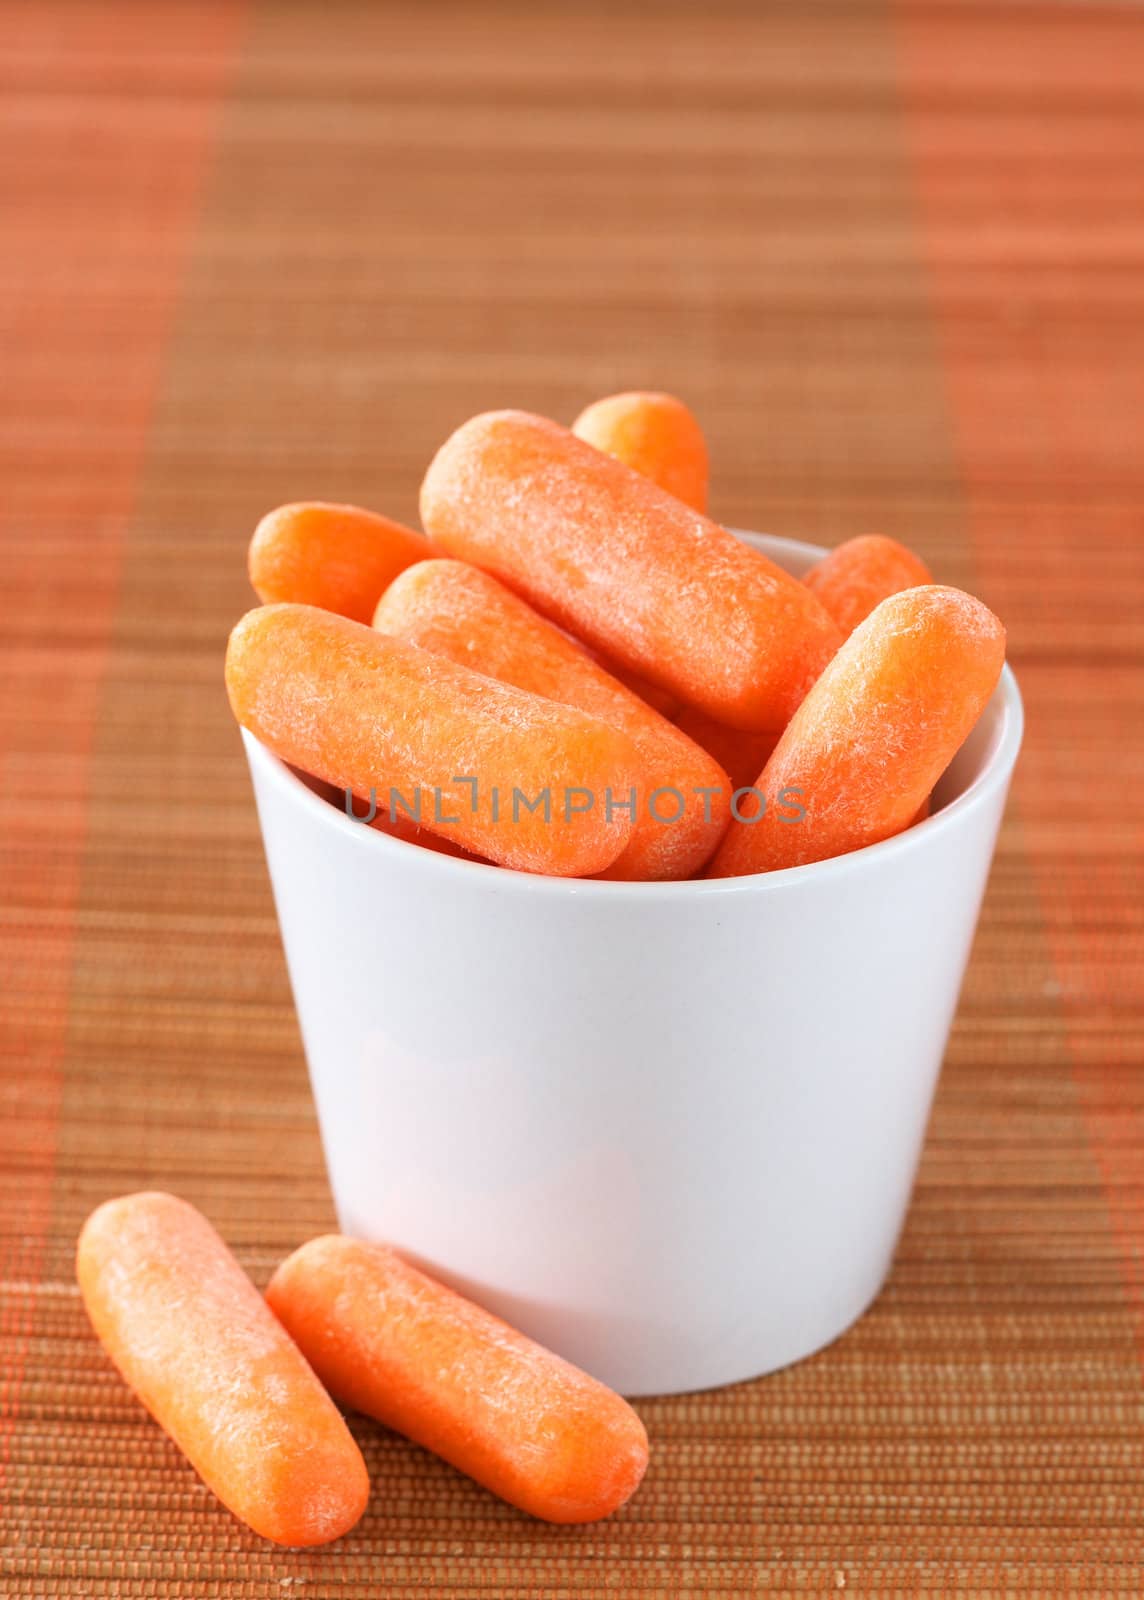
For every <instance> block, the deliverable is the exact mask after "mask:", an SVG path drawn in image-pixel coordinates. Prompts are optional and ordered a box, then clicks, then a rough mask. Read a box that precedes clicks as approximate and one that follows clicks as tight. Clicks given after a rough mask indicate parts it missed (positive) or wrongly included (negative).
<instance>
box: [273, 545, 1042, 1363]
mask: <svg viewBox="0 0 1144 1600" xmlns="http://www.w3.org/2000/svg"><path fill="white" fill-rule="evenodd" d="M758 543H759V544H760V545H761V547H762V548H764V549H766V550H767V551H768V552H769V553H771V554H772V555H773V556H774V557H775V559H777V560H779V561H781V562H782V563H783V564H784V565H786V566H788V567H789V568H790V569H791V570H793V571H796V572H798V571H803V570H805V569H806V567H807V566H808V565H809V564H810V563H811V562H812V561H813V560H814V559H815V558H816V557H817V556H818V555H819V554H820V553H821V552H819V551H817V550H815V548H814V547H813V546H805V545H796V544H793V543H792V542H790V541H782V540H767V539H763V538H761V537H758ZM1020 736H1021V709H1020V698H1019V695H1018V694H1017V690H1016V685H1015V683H1014V681H1013V679H1012V676H1011V674H1009V673H1008V671H1006V675H1005V679H1004V681H1003V683H1002V685H1001V686H1000V687H999V689H998V691H997V694H996V695H995V697H994V699H993V701H992V702H991V703H990V706H989V707H988V709H987V711H986V713H985V715H984V716H983V717H982V719H981V722H980V723H979V725H978V727H977V728H976V729H975V731H974V733H973V735H972V736H971V738H970V739H969V741H967V744H966V746H965V747H964V749H963V750H962V751H961V753H960V754H959V756H958V758H957V760H956V761H955V762H954V764H953V766H952V767H951V769H950V772H949V773H948V774H947V776H946V778H945V779H944V780H943V783H942V786H941V800H942V809H940V810H939V811H938V812H937V814H936V815H935V816H934V817H933V818H931V819H930V820H929V821H928V822H926V823H924V824H922V825H920V826H919V827H917V828H915V829H912V830H911V831H910V833H908V834H906V835H902V836H900V837H899V838H898V839H895V840H890V841H887V842H886V843H885V844H882V845H877V846H874V847H873V848H871V849H869V850H864V851H858V852H856V853H855V854H853V855H851V856H847V857H844V858H841V859H840V860H838V861H834V862H825V863H819V864H817V865H814V866H810V867H802V868H796V869H793V870H792V871H788V872H782V873H775V874H770V875H768V876H766V877H762V878H742V879H730V880H722V881H719V882H712V883H685V884H663V885H625V884H610V883H579V882H567V881H560V880H552V879H538V878H529V877H526V876H524V875H521V874H516V873H508V872H502V871H500V870H498V869H496V868H491V867H484V866H480V865H475V864H471V863H465V862H458V861H455V860H452V859H450V858H447V857H443V856H439V855H436V854H434V853H432V852H428V851H425V850H422V849H419V848H418V847H416V846H414V845H407V844H403V843H401V842H400V841H397V840H392V839H389V838H386V837H383V836H381V835H379V834H378V833H377V832H376V831H375V830H369V829H366V828H364V827H362V826H361V825H360V824H359V823H355V822H351V821H350V820H349V819H348V818H347V817H345V815H344V814H343V813H341V812H340V811H338V810H337V809H336V808H334V807H332V806H330V805H329V804H328V803H327V802H326V801H324V800H322V799H320V798H318V797H317V796H315V795H314V794H313V793H311V792H310V790H309V789H308V788H307V787H306V785H305V784H304V783H302V782H301V781H300V780H299V779H298V778H297V777H295V776H294V775H293V774H292V773H291V772H290V771H289V770H288V769H287V768H285V767H284V766H282V764H281V763H280V762H278V761H277V760H276V759H275V758H274V757H273V756H271V755H270V754H269V753H268V752H267V751H265V750H264V749H262V747H261V746H259V745H258V744H257V742H256V741H255V740H253V739H252V738H250V737H249V736H248V735H244V738H245V741H246V746H247V752H248V756H249V759H250V765H251V771H252V775H253V780H254V788H255V793H256V797H257V802H258V809H259V816H260V819H261V824H262V831H263V837H264V841H265V846H266V854H267V860H268V862H269V866H270V874H271V878H272V881H273V885H274V893H275V898H276V902H277V907H278V915H279V921H280V924H281V928H282V937H283V943H284V945H285V949H286V955H287V960H288V964H289V968H290V975H291V980H292V983H293V988H294V995H295V999H296V1003H297V1009H298V1016H299V1021H300V1024H301V1029H302V1035H303V1039H304V1043H305V1048H306V1054H307V1058H308V1062H309V1067H310V1073H311V1079H312V1083H313V1088H314V1096H315V1100H316V1102H317V1107H318V1114H319V1119H320V1123H321V1129H322V1139H323V1144H324V1148H325V1154H326V1160H327V1164H328V1168H329V1174H330V1181H331V1185H332V1187H333V1191H334V1198H335V1202H336V1205H337V1210H338V1216H339V1219H340V1223H341V1226H342V1227H343V1228H344V1229H345V1230H346V1231H348V1232H351V1233H354V1234H358V1235H361V1236H364V1237H367V1238H379V1239H385V1240H387V1241H389V1242H391V1243H393V1244H396V1245H397V1246H398V1247H399V1248H401V1249H402V1250H404V1251H405V1252H407V1253H408V1254H410V1255H411V1256H412V1257H413V1258H415V1259H417V1260H419V1261H420V1262H421V1263H422V1264H423V1265H425V1266H426V1267H427V1268H428V1269H429V1270H431V1271H433V1272H435V1273H436V1274H438V1275H439V1276H441V1277H443V1278H446V1279H447V1280H448V1281H450V1282H452V1283H454V1284H455V1285H457V1286H458V1287H460V1288H462V1289H463V1290H465V1291H467V1292H469V1293H471V1294H472V1296H473V1297H474V1298H475V1299H477V1300H479V1301H481V1302H482V1303H483V1304H485V1305H488V1306H489V1307H490V1308H491V1309H493V1310H495V1311H497V1312H499V1313H500V1314H501V1315H502V1316H504V1317H505V1318H507V1319H508V1320H509V1321H510V1322H513V1323H515V1324H516V1325H518V1326H519V1327H521V1328H523V1329H524V1330H525V1331H526V1332H528V1333H530V1334H532V1335H533V1336H534V1337H535V1338H537V1339H539V1340H540V1341H541V1342H542V1343H544V1344H546V1345H549V1346H551V1347H552V1348H553V1349H555V1350H557V1351H559V1352H560V1354H562V1355H564V1356H566V1357H567V1358H568V1359H570V1360H571V1361H574V1362H576V1363H577V1364H578V1365H580V1366H582V1367H585V1368H586V1369H587V1370H589V1371H590V1372H593V1373H594V1374H596V1375H597V1376H598V1377H600V1378H602V1379H604V1380H605V1381H606V1382H608V1383H610V1384H612V1385H613V1386H614V1387H616V1388H618V1389H620V1390H621V1391H623V1392H625V1393H628V1394H648V1393H664V1392H672V1391H681V1390H688V1389H698V1388H706V1387H709V1386H711V1385H715V1384H721V1383H728V1382H732V1381H735V1380H739V1379H744V1378H748V1377H752V1376H756V1375H759V1374H761V1373H764V1372H768V1371H771V1370H773V1369H774V1368H777V1367H781V1366H784V1365H786V1364H787V1363H788V1362H791V1361H794V1360H797V1359H799V1358H800V1357H802V1356H805V1355H808V1354H810V1353H811V1352H812V1351H814V1350H816V1349H818V1348H819V1347H820V1346H821V1345H823V1344H825V1343H827V1342H828V1341H830V1340H831V1339H833V1338H835V1337H836V1336H837V1335H838V1334H839V1333H841V1332H842V1331H843V1329H845V1328H846V1327H847V1325H848V1324H849V1323H850V1322H852V1321H853V1320H854V1318H855V1317H857V1316H858V1315H859V1314H860V1313H861V1312H862V1311H863V1310H864V1309H865V1307H866V1306H867V1305H868V1304H869V1303H870V1301H871V1300H872V1299H873V1297H874V1296H875V1295H876V1294H877V1292H878V1289H879V1287H880V1286H881V1284H882V1282H883V1280H884V1278H885V1275H886V1272H887V1270H888V1267H889V1264H890V1260H891V1257H892V1255H893V1250H894V1246H895V1242H896V1240H897V1236H898V1233H899V1230H900V1228H901V1224H902V1221H903V1219H904V1216H905V1211H906V1207H907V1204H908V1200H909V1194H910V1189H911V1185H912V1182H913V1176H914V1171H915V1167H916V1163H917V1159H918V1155H919V1152H920V1148H921V1143H922V1139H923V1136H924V1132H925V1125H926V1120H927V1117H928V1114H929V1108H930V1103H931V1100H932V1096H933V1089H934V1085H935V1083H936V1079H937V1074H938V1070H939V1068H940V1064H941V1058H942V1054H943V1051H944V1048H945V1043H946V1038H947V1035H948V1031H949V1027H950V1023H951V1021H952V1017H953V1013H954V1009H955V1007H956V1004H957V997H958V991H959V988H960V985H961V980H962V975H963V972H964V968H965V963H966V960H967V957H968V953H969V948H970V944H971V942H972V938H973V931H974V927H975V924H976V920H977V914H978V909H979V906H980V901H981V896H982V893H983V891H984V886H985V881H986V878H987V876H988V871H989V864H990V860H991V857H992V852H993V846H994V841H995V838H996V833H997V828H998V825H999V822H1000V818H1001V814H1002V810H1003V808H1004V803H1005V795H1006V791H1007V787H1008V780H1009V775H1010V773H1011V771H1012V766H1013V762H1014V760H1015V758H1016V753H1017V748H1018V746H1019V743H1020Z"/></svg>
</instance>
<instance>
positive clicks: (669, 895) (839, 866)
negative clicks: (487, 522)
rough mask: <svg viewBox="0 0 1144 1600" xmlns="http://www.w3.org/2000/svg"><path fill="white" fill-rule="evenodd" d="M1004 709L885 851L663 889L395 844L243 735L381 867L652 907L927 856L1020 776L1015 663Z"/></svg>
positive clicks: (259, 768)
mask: <svg viewBox="0 0 1144 1600" xmlns="http://www.w3.org/2000/svg"><path fill="white" fill-rule="evenodd" d="M728 531H729V532H731V533H734V534H735V536H736V537H737V538H741V539H742V540H743V541H744V542H745V543H747V544H750V545H753V546H754V547H755V548H756V549H759V550H762V551H763V553H764V554H766V555H769V556H772V557H779V558H781V557H782V556H784V555H785V556H787V557H789V558H791V559H792V560H793V561H794V562H795V563H796V564H805V563H806V562H808V561H809V562H814V561H818V560H821V558H822V557H823V556H824V555H826V554H828V551H829V547H828V546H824V545H816V544H809V543H807V542H806V541H804V540H801V539H787V538H783V537H780V536H779V535H776V534H763V533H755V532H753V531H751V530H749V529H745V528H731V529H729V530H728ZM780 564H781V563H780ZM997 702H999V703H1000V710H1001V726H1000V730H999V734H998V737H997V740H996V744H995V746H994V748H993V750H992V752H991V753H990V755H989V758H988V760H987V761H986V762H985V765H984V766H983V767H982V770H981V771H980V772H979V773H978V774H977V776H976V777H975V778H974V779H973V780H972V781H971V782H970V783H969V784H968V785H967V786H966V787H965V788H964V789H963V790H962V791H961V793H960V794H958V795H956V796H955V797H954V799H952V800H951V801H950V802H949V804H948V805H944V806H942V808H941V810H940V811H937V812H935V813H934V814H933V815H932V816H930V817H927V818H926V819H925V820H924V821H923V822H918V823H915V824H914V826H913V827H912V828H906V829H905V830H904V831H903V832H902V833H896V834H894V835H893V837H892V838H889V839H882V840H880V841H879V842H878V843H877V844H868V845H864V846H863V847H862V848H861V849H859V850H850V851H848V852H847V853H846V854H845V855H841V856H831V857H830V858H829V859H827V860H826V861H808V862H805V863H804V864H803V865H801V866H797V867H782V868H780V869H779V870H777V871H775V872H758V873H752V874H749V875H746V876H743V877H737V878H684V879H682V880H678V879H677V880H671V881H668V882H663V883H642V882H640V883H630V882H615V881H613V880H611V879H600V878H557V877H551V876H546V875H544V874H541V873H533V872H521V871H519V870H517V869H516V868H513V867H498V866H496V865H494V863H492V862H486V861H466V860H464V859H463V858H461V857H458V856H449V855H445V854H443V853H442V852H440V851H437V850H427V849H424V848H423V847H422V846H421V845H418V844H412V843H410V842H409V841H408V840H405V839H398V838H395V837H394V836H393V835H392V834H387V833H384V832H383V831H382V830H380V829H378V828H370V827H366V826H364V825H363V824H362V823H361V822H360V821H355V820H354V819H353V818H351V817H348V816H347V815H346V813H345V810H344V809H343V808H339V807H337V806H333V805H331V804H330V803H329V801H328V800H324V799H323V798H322V796H321V795H319V794H315V792H314V791H313V789H311V788H310V787H309V785H308V784H306V783H305V782H303V780H302V779H301V778H300V777H299V776H298V775H297V773H295V772H294V771H292V770H291V768H290V767H288V766H287V764H286V763H285V762H284V761H283V760H281V758H280V757H278V756H276V755H275V754H274V753H273V751H272V750H270V749H268V748H267V746H266V745H264V744H263V743H262V742H261V741H260V740H259V739H256V738H255V736H254V735H253V734H252V733H250V732H249V731H248V730H247V729H246V728H240V729H239V732H240V733H241V734H242V740H243V744H244V746H245V748H246V754H247V759H248V761H249V763H250V766H251V770H252V773H253V774H255V775H256V776H259V775H260V776H261V777H263V778H265V780H266V781H267V782H268V783H269V784H270V785H271V786H272V787H273V788H275V789H277V790H278V791H279V792H280V793H281V794H282V795H283V798H285V799H287V800H288V801H290V802H291V803H293V804H295V805H301V806H302V808H303V810H306V809H310V810H311V812H312V815H313V817H314V819H315V822H316V824H317V825H318V826H324V827H326V828H333V829H335V830H341V831H343V832H348V834H349V835H350V836H352V837H354V838H355V839H356V841H357V845H358V847H359V848H361V849H364V850H366V851H367V852H370V853H372V854H373V855H374V857H375V859H376V860H377V861H378V862H379V863H380V862H382V861H384V859H385V857H386V854H387V853H389V852H393V851H396V852H397V855H396V856H395V857H394V858H393V859H394V860H395V862H400V861H401V860H403V859H404V861H405V862H406V864H407V865H412V864H413V863H414V858H416V861H417V863H419V864H420V865H421V866H422V867H424V869H425V871H426V872H429V873H438V874H444V875H445V877H446V878H448V877H452V876H454V875H458V874H459V875H460V876H457V877H456V881H457V883H458V886H460V885H461V884H462V883H464V882H465V880H466V878H467V879H468V882H469V883H470V884H471V885H472V886H476V885H477V884H478V883H479V882H480V880H481V878H483V879H484V880H485V881H486V882H487V884H488V886H489V888H490V889H492V890H495V891H496V892H498V893H503V894H529V895H537V894H539V895H548V896H555V897H556V898H558V899H565V900H567V899H571V898H574V897H576V898H579V897H583V896H590V897H595V896H598V897H600V898H601V899H604V900H611V901H615V900H617V899H621V900H622V899H624V898H627V897H631V896H633V895H634V896H635V897H636V898H637V899H638V900H641V901H646V900H647V899H648V897H649V896H652V895H654V896H656V897H657V898H659V899H660V900H676V899H685V900H688V899H706V898H709V897H711V896H717V895H738V894H774V893H776V892H781V891H783V890H785V889H787V888H793V887H795V886H796V885H800V884H804V883H806V882H808V881H809V880H811V879H813V880H816V881H818V882H820V883H825V882H826V880H827V877H828V875H833V877H835V878H839V877H845V876H847V875H848V874H851V873H853V872H857V871H862V870H863V869H869V868H874V867H876V864H877V863H878V862H885V863H886V864H887V865H888V864H889V863H890V861H891V860H892V859H894V858H896V857H897V856H900V855H903V854H905V853H907V852H909V851H911V850H924V849H925V847H926V843H927V841H931V840H932V841H935V842H936V840H937V838H938V837H939V836H940V834H941V832H942V830H943V829H948V828H951V827H955V826H956V825H957V824H958V823H959V822H960V821H964V820H966V819H967V818H968V817H969V816H970V815H971V814H972V813H974V812H976V811H979V810H981V809H982V807H984V806H987V805H988V804H989V802H990V801H991V800H992V798H993V797H994V795H995V794H996V792H997V790H998V789H1000V788H1003V787H1004V786H1005V785H1007V784H1008V782H1009V779H1010V777H1011V776H1012V772H1013V768H1014V766H1015V764H1016V760H1017V755H1018V753H1019V751H1020V748H1021V740H1022V737H1023V735H1024V728H1025V714H1024V705H1023V703H1022V700H1021V691H1020V689H1019V687H1018V685H1017V679H1016V677H1015V675H1014V673H1013V670H1012V668H1011V667H1010V666H1009V664H1008V662H1006V663H1005V665H1004V666H1003V667H1002V668H1001V677H1000V679H999V680H998V683H997V687H996V689H995V690H994V691H993V694H992V696H991V698H990V702H989V703H990V704H991V705H992V704H994V703H997ZM983 714H984V713H983ZM473 874H479V877H474V876H473Z"/></svg>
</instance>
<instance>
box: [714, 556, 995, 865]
mask: <svg viewBox="0 0 1144 1600" xmlns="http://www.w3.org/2000/svg"><path fill="white" fill-rule="evenodd" d="M1004 659H1005V630H1004V628H1003V627H1002V626H1001V624H1000V622H998V620H997V618H996V617H995V616H994V615H993V613H992V612H991V611H990V610H988V609H987V607H985V606H983V605H982V604H981V602H980V601H979V600H975V599H974V598H973V597H972V595H968V594H963V593H962V592H961V590H960V589H947V588H941V587H939V586H937V585H930V586H929V587H925V588H920V589H906V590H904V591H903V592H902V593H901V594H896V595H891V597H890V598H889V599H888V600H883V601H882V603H881V605H880V606H878V607H877V608H876V609H875V610H874V611H872V612H871V614H870V615H869V616H868V617H867V619H866V621H865V622H863V623H860V624H859V626H858V627H857V628H856V629H855V631H854V632H853V633H852V634H851V635H850V638H849V639H848V640H847V641H846V643H845V644H844V645H843V646H842V649H841V650H840V651H839V652H838V654H837V655H836V656H835V658H834V660H833V661H832V662H831V663H830V665H829V666H828V667H827V669H826V671H825V672H824V673H823V674H822V677H821V678H819V680H818V682H817V683H816V684H815V686H814V688H813V689H812V690H811V691H810V693H809V694H808V695H807V697H806V699H805V700H804V701H803V703H802V705H801V706H800V707H799V709H798V710H797V711H796V712H795V714H794V716H793V717H792V719H791V721H790V724H789V726H788V727H787V729H786V731H785V732H784V733H783V736H782V738H781V739H780V740H779V742H778V744H777V745H776V746H775V751H774V754H773V755H772V756H771V758H770V760H769V761H768V762H767V764H766V766H765V767H764V768H763V771H762V774H761V776H760V777H759V778H758V780H757V783H756V785H755V787H756V788H757V789H758V790H759V792H760V794H761V795H762V796H763V797H764V803H762V805H761V809H760V801H759V800H758V799H755V798H754V797H751V796H748V797H746V798H745V800H744V801H743V802H742V803H741V804H740V806H739V813H740V816H741V817H743V818H751V819H753V820H750V821H732V823H731V826H730V828H729V830H728V832H727V836H726V838H725V839H724V841H723V843H722V845H721V846H720V848H719V852H718V854H717V855H716V857H715V860H714V863H713V864H712V866H711V868H710V872H709V875H710V876H711V877H716V878H729V877H735V876H738V875H740V874H743V873H752V872H769V871H773V870H775V869H776V868H779V867H794V866H799V865H801V864H802V863H804V862H808V861H824V860H826V859H828V858H829V857H831V856H840V855H844V854H845V853H846V852H847V851H849V850H859V849H861V848H862V846H863V845H868V844H876V843H877V842H878V841H879V840H880V839H888V838H890V836H891V835H892V834H895V833H900V832H901V831H902V829H903V828H906V827H909V825H910V824H911V823H912V822H913V821H915V820H916V818H917V813H918V811H919V810H920V808H921V805H922V802H923V801H924V800H925V798H926V796H927V795H928V794H929V793H930V791H931V790H932V789H933V786H934V784H935V783H936V782H937V780H938V778H940V776H941V774H942V773H943V772H944V771H945V769H946V767H947V766H948V765H949V763H950V761H952V759H953V757H954V756H955V755H956V753H957V751H958V749H959V747H960V746H961V744H962V743H963V741H964V740H965V738H966V736H967V734H968V733H969V731H970V729H971V728H972V727H973V724H974V723H975V722H976V721H977V719H978V717H979V716H980V715H981V712H982V710H983V709H984V707H985V702H986V701H987V700H988V699H989V696H990V695H991V694H992V693H993V690H994V688H995V686H996V683H997V679H998V677H999V675H1000V672H1001V667H1002V665H1003V663H1004ZM800 812H801V813H802V815H801V817H800V816H799V815H798V813H800Z"/></svg>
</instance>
